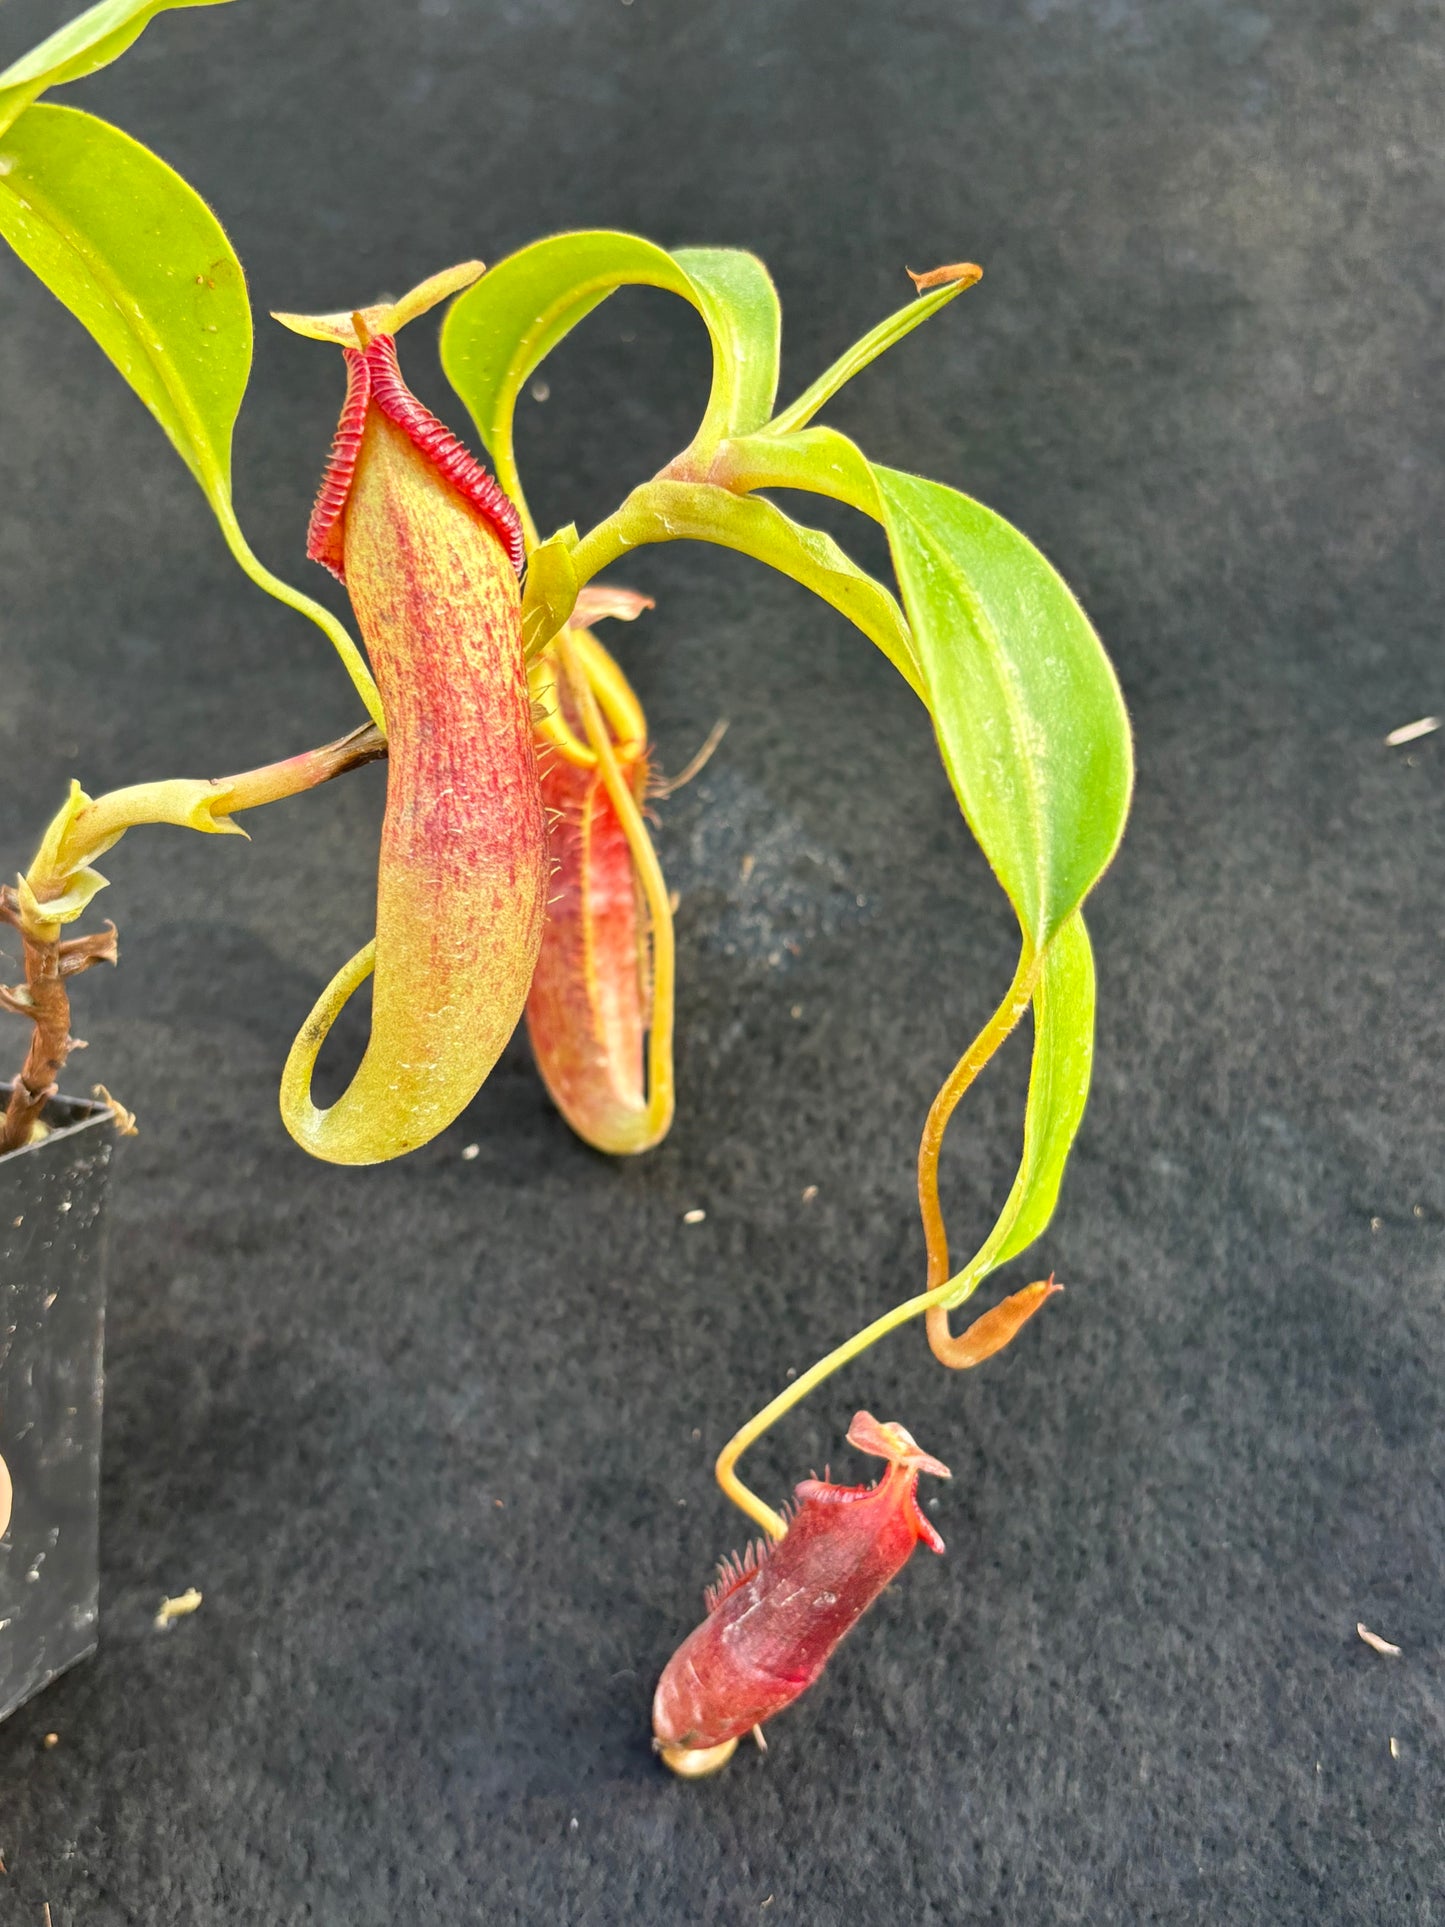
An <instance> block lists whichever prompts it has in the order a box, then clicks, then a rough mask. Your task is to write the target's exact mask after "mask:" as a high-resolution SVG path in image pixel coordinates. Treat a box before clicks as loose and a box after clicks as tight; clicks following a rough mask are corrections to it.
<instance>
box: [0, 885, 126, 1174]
mask: <svg viewBox="0 0 1445 1927" xmlns="http://www.w3.org/2000/svg"><path fill="white" fill-rule="evenodd" d="M0 919H3V921H4V922H6V923H8V924H11V925H13V926H14V927H15V928H16V929H18V930H19V931H20V934H21V941H22V944H23V946H24V952H25V987H24V989H23V990H20V989H15V990H6V991H4V992H3V993H0V1005H3V1008H5V1009H6V1010H10V1011H13V1012H14V1013H15V1015H16V1016H18V1017H28V1018H29V1019H30V1021H31V1024H32V1026H33V1028H32V1030H31V1033H30V1048H29V1050H28V1051H27V1052H26V1053H25V1062H24V1064H23V1065H22V1066H21V1069H20V1074H19V1076H18V1077H17V1078H16V1079H15V1081H14V1083H13V1084H12V1085H11V1086H10V1098H9V1102H8V1103H7V1104H6V1107H5V1116H4V1118H3V1120H0V1157H3V1156H4V1154H5V1153H6V1152H7V1151H18V1150H19V1149H20V1147H21V1146H22V1145H25V1144H28V1143H29V1142H30V1140H31V1138H32V1137H33V1136H34V1134H35V1128H36V1126H37V1124H38V1123H39V1122H40V1115H41V1112H42V1111H43V1110H44V1109H45V1106H46V1104H47V1103H48V1102H49V1100H50V1099H51V1098H52V1097H53V1096H54V1095H55V1082H56V1079H57V1078H58V1077H59V1075H60V1072H61V1070H62V1068H63V1067H64V1064H65V1060H66V1058H67V1057H69V1055H70V1053H71V1051H72V1050H73V1049H74V1048H75V1039H74V1038H73V1037H72V1036H71V1034H70V997H69V994H68V992H67V991H66V988H65V979H66V978H67V977H74V976H77V975H78V974H79V973H80V972H81V971H82V970H88V969H89V968H90V966H91V965H92V964H97V963H114V962H115V960H116V949H115V925H114V924H113V923H112V924H109V925H108V926H107V927H106V929H104V930H103V931H99V932H97V933H96V934H95V935H93V936H89V937H72V938H69V939H68V940H66V941H64V942H61V941H60V940H59V939H51V940H49V941H47V940H46V939H44V938H38V937H36V936H34V935H32V934H31V932H30V931H29V930H27V929H26V928H25V922H24V918H23V917H22V915H21V911H20V905H19V897H18V894H17V892H16V891H15V890H13V889H11V888H9V887H8V886H7V887H6V888H5V889H4V890H0Z"/></svg>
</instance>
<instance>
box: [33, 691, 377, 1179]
mask: <svg viewBox="0 0 1445 1927" xmlns="http://www.w3.org/2000/svg"><path fill="white" fill-rule="evenodd" d="M385 754H386V739H385V738H384V737H383V735H382V733H381V731H380V730H379V729H377V727H376V725H375V724H374V723H364V724H363V725H362V726H361V728H359V729H354V730H352V732H351V733H350V735H349V736H343V737H341V738H340V739H339V740H338V741H336V742H334V743H326V744H324V745H322V747H321V748H319V749H310V750H305V751H303V752H302V753H301V755H299V756H289V757H286V758H285V759H284V760H283V761H281V762H279V763H268V764H266V765H265V766H264V767H262V768H260V769H253V770H246V771H245V772H243V773H242V774H241V775H239V776H227V777H220V778H217V779H212V780H211V781H210V782H189V781H186V780H184V779H182V780H176V779H171V780H169V781H165V782H159V783H137V784H134V785H132V786H131V787H130V788H129V789H123V790H112V791H111V792H110V793H109V794H108V795H106V796H101V797H98V798H96V799H95V800H94V801H91V800H89V799H87V800H86V801H85V802H83V803H82V804H81V805H80V806H79V807H78V808H76V807H75V806H74V801H73V800H72V803H70V804H67V805H66V808H65V809H64V810H62V812H61V814H60V816H59V817H58V818H57V819H56V821H55V823H54V824H52V825H51V829H50V831H49V832H48V833H47V835H46V837H45V840H44V842H43V843H42V845H41V850H40V854H39V855H38V856H37V858H36V861H35V862H34V863H33V864H32V865H31V867H30V871H29V874H28V875H27V876H26V877H25V879H24V888H23V891H22V890H16V889H14V888H12V887H10V886H6V887H5V888H4V889H0V922H4V923H8V924H9V925H11V926H12V928H14V929H16V930H18V931H19V932H20V937H21V942H22V945H23V947H24V959H25V983H24V986H23V987H18V986H17V987H15V988H11V989H5V988H0V1009H3V1010H8V1011H10V1012H11V1013H12V1014H13V1015H15V1016H17V1017H27V1018H29V1020H30V1022H31V1024H32V1026H33V1029H32V1031H31V1036H30V1048H29V1050H28V1051H27V1052H26V1054H25V1063H24V1065H23V1066H22V1068H21V1071H20V1074H19V1076H18V1077H17V1078H16V1079H15V1081H14V1083H13V1084H12V1085H11V1087H10V1097H9V1102H8V1103H7V1105H6V1109H5V1115H4V1118H3V1120H0V1157H3V1156H4V1154H5V1153H6V1152H7V1151H17V1150H19V1149H20V1148H21V1147H22V1146H23V1145H26V1144H28V1143H29V1142H30V1141H31V1139H32V1138H33V1137H34V1135H35V1131H36V1127H37V1126H38V1125H39V1124H40V1121H41V1114H42V1113H43V1111H44V1109H45V1106H46V1104H47V1103H48V1102H49V1100H50V1099H51V1098H52V1097H53V1096H54V1095H55V1092H56V1085H57V1080H58V1078H59V1076H60V1073H61V1071H62V1070H63V1069H64V1067H65V1063H66V1060H67V1058H68V1057H69V1055H70V1053H71V1051H72V1050H74V1049H75V1048H76V1040H75V1038H73V1037H72V1036H71V1034H70V995H69V992H68V990H67V988H66V980H67V978H70V977H74V976H78V975H79V973H80V972H81V971H83V970H88V969H90V967H91V966H92V964H98V963H112V964H113V963H115V962H116V960H117V951H116V935H115V925H114V924H113V923H111V924H107V927H106V928H105V930H103V931H100V932H97V933H95V934H94V935H91V936H88V937H69V938H62V937H61V934H60V933H61V930H62V928H63V927H64V924H63V920H62V919H60V918H49V917H47V916H46V915H45V910H46V907H47V905H49V904H53V903H55V902H57V900H58V899H60V898H62V897H63V896H64V895H65V894H66V892H67V890H68V889H69V888H70V887H71V880H72V878H73V877H74V876H75V874H76V872H77V871H78V870H81V869H84V868H85V867H86V866H87V865H88V864H89V862H90V860H91V858H92V857H94V856H96V855H99V854H100V853H102V852H103V851H105V850H107V849H109V848H110V847H111V846H112V845H113V844H114V843H115V842H116V841H117V840H118V839H119V838H120V837H122V836H124V834H125V832H126V831H127V830H128V829H134V828H137V827H138V826H139V825H141V824H143V823H180V824H189V825H190V826H191V827H193V828H196V829H209V830H217V829H221V828H223V827H225V826H226V819H227V818H229V816H230V815H231V813H232V812H233V811H236V810H250V809H256V808H258V807H259V806H260V805H261V804H263V803H275V802H279V801H280V799H281V798H282V797H286V796H296V795H298V794H299V793H300V792H301V791H303V790H309V789H315V788H316V787H317V786H318V785H319V784H321V783H329V782H330V781H331V779H332V778H333V777H334V776H340V775H342V774H344V772H345V771H347V770H352V769H359V768H360V767H361V766H362V765H363V764H364V763H371V762H375V761H376V760H377V759H378V758H379V757H382V756H385ZM71 914H72V915H74V914H78V912H74V911H72V912H71Z"/></svg>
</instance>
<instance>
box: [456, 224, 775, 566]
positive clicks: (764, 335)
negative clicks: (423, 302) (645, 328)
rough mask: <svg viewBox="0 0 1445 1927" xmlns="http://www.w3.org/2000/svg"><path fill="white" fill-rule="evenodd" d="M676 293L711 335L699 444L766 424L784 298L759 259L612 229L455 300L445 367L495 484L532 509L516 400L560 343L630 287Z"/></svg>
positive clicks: (491, 277)
mask: <svg viewBox="0 0 1445 1927" xmlns="http://www.w3.org/2000/svg"><path fill="white" fill-rule="evenodd" d="M624 286H642V287H654V288H666V289H669V290H670V291H671V292H672V293H674V294H678V295H681V296H682V297H683V299H684V300H685V301H690V302H691V303H692V305H693V306H694V307H695V308H696V309H697V311H698V312H699V314H700V315H701V316H702V318H703V320H704V321H705V322H706V324H707V328H708V333H709V335H710V336H711V339H712V350H713V383H712V394H711V397H710V398H709V401H708V407H707V413H706V415H705V417H704V419H703V424H702V427H701V428H700V429H699V430H698V434H697V437H696V439H695V441H694V444H693V446H694V448H696V449H700V450H705V451H706V452H707V454H708V455H709V456H710V454H711V452H712V450H713V449H714V448H716V446H717V444H718V443H719V442H720V441H721V440H722V439H723V437H724V436H726V435H730V434H745V433H748V432H750V431H752V430H753V429H757V428H761V427H762V425H763V423H764V422H766V420H767V418H768V415H769V412H770V411H771V409H772V406H773V397H774V395H775V393H776V391H777V379H778V337H779V327H780V324H779V318H778V301H777V295H776V293H775V292H774V289H773V285H772V282H771V281H770V280H769V279H768V275H767V270H766V269H765V268H764V267H763V265H762V263H761V262H760V261H758V260H756V259H755V258H754V257H753V256H752V255H750V254H742V253H738V252H735V251H734V250H731V249H726V248H688V249H684V250H682V251H681V252H680V253H678V254H675V255H673V254H668V253H667V252H666V251H665V250H664V249H662V248H659V247H656V246H654V245H653V243H652V242H651V241H643V240H641V239H639V238H638V237H637V236H636V235H633V234H618V233H614V232H612V231H610V230H607V229H598V230H591V231H586V232H581V233H576V234H554V235H552V236H551V237H550V238H548V239H547V240H544V241H537V242H534V243H533V244H532V246H530V247H526V248H522V249H521V250H520V251H519V252H518V253H516V254H511V255H508V256H507V258H506V259H505V260H504V261H501V262H499V263H498V264H497V266H496V267H494V268H493V269H492V270H491V272H490V273H489V274H486V275H484V276H483V278H482V279H481V280H480V281H478V282H477V284H476V286H475V287H472V288H469V289H468V290H467V292H466V293H465V294H463V295H461V296H460V297H459V298H458V300H457V301H456V302H455V303H454V304H453V306H452V309H451V312H450V313H449V314H448V315H447V318H446V321H445V322H444V323H443V325H442V338H441V353H442V366H443V368H444V369H445V370H446V373H447V378H448V379H449V380H450V382H451V384H452V386H453V387H454V388H455V389H456V391H457V393H458V394H459V395H460V396H461V398H462V400H463V402H464V403H465V404H466V406H467V408H468V410H469V411H470V413H471V416H472V419H473V420H474V421H475V423H476V425H477V430H478V432H479V433H480V435H481V437H482V440H483V442H484V443H485V444H486V446H487V450H488V452H489V453H490V455H491V458H492V461H493V463H494V465H495V467H496V471H497V480H498V481H499V482H500V483H501V485H502V487H503V488H504V489H505V490H506V491H507V493H508V495H510V496H511V498H512V500H513V501H514V502H515V503H517V504H518V506H519V507H520V508H521V509H522V514H523V520H524V522H525V524H526V526H527V533H528V540H529V543H531V542H535V540H536V529H535V526H534V525H533V524H532V522H531V518H530V516H529V515H528V514H527V511H526V507H525V502H524V498H523V495H522V488H521V481H520V478H519V476H518V474H517V464H516V457H515V454H514V452H513V446H512V417H513V411H514V409H515V407H516V402H517V397H518V395H519V394H520V393H521V391H522V387H523V384H524V383H525V382H526V381H527V379H528V378H529V376H530V375H531V374H532V373H533V371H534V370H535V369H536V368H537V367H538V366H539V365H540V363H541V362H542V361H543V360H544V359H545V357H546V356H547V355H549V354H550V353H551V351H552V350H553V348H555V347H556V346H557V343H558V342H559V341H561V340H562V339H563V337H564V336H565V335H567V334H568V333H570V331H571V330H572V329H573V328H575V327H576V326H577V323H578V322H579V321H581V320H582V319H583V318H584V317H585V316H586V315H589V314H590V313H591V312H592V310H593V309H594V308H595V307H596V306H597V305H598V303H599V302H602V301H605V300H606V299H607V297H608V295H610V294H613V293H615V292H616V290H617V289H618V288H620V287H624Z"/></svg>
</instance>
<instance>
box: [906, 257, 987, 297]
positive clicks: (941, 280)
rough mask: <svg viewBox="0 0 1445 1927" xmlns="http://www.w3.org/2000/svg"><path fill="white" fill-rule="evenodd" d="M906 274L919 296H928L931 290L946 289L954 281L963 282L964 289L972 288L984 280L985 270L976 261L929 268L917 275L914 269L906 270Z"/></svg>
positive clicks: (953, 262) (957, 262)
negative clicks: (977, 282) (976, 282)
mask: <svg viewBox="0 0 1445 1927" xmlns="http://www.w3.org/2000/svg"><path fill="white" fill-rule="evenodd" d="M904 273H905V274H906V275H907V276H908V279H909V280H910V281H911V282H912V283H913V285H914V287H915V288H916V289H917V291H918V293H919V294H927V292H928V290H929V289H930V288H945V287H947V286H948V285H949V284H950V283H951V282H954V281H959V282H962V284H963V286H964V287H966V288H971V287H972V286H973V284H974V282H975V281H982V279H983V269H982V268H981V267H980V266H979V265H978V263H977V262H976V261H951V262H949V264H948V266H947V267H943V268H928V269H927V270H926V271H925V272H924V273H922V274H915V273H914V272H913V270H912V268H905V269H904Z"/></svg>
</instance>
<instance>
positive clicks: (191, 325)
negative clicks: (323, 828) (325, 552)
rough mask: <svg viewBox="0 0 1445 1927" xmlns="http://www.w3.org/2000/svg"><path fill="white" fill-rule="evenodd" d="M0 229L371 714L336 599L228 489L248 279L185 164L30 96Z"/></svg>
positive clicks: (242, 373) (363, 671)
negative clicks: (267, 562)
mask: <svg viewBox="0 0 1445 1927" xmlns="http://www.w3.org/2000/svg"><path fill="white" fill-rule="evenodd" d="M0 235H3V236H4V238H5V239H6V240H7V241H8V242H9V243H10V245H11V247H12V248H14V250H15V252H16V253H17V254H18V255H19V256H20V258H21V260H22V261H24V262H25V263H26V265H27V266H28V267H30V268H32V269H33V270H34V271H35V273H36V274H37V275H38V276H39V278H40V279H41V280H42V281H43V282H44V283H45V285H46V287H48V288H49V289H50V291H51V293H52V294H53V295H55V296H56V298H57V299H58V300H59V301H61V302H63V303H64V305H65V306H66V307H67V308H69V310H70V312H71V313H72V314H73V315H74V316H75V317H76V319H77V320H78V321H80V322H81V323H82V324H83V325H84V326H85V327H86V328H87V329H88V330H89V332H90V333H91V335H92V336H93V337H94V338H95V340H96V342H97V343H98V344H99V346H100V347H101V348H102V349H103V350H104V352H105V353H106V355H107V356H108V357H109V358H110V360H111V361H112V362H113V363H114V365H115V366H116V367H117V368H118V369H119V370H120V372H121V374H123V375H124V376H125V378H126V380H127V381H128V382H129V383H130V385H131V387H132V388H133V389H134V390H135V392H136V394H137V395H139V396H140V398H141V400H142V401H143V402H144V403H145V405H146V407H147V408H148V409H149V410H150V411H151V413H152V414H153V415H154V416H155V418H156V420H157V421H158V422H159V423H160V425H161V427H162V428H163V429H164V430H165V432H166V434H167V435H168V436H169V437H170V440H171V442H172V443H173V444H174V446H175V448H176V450H177V452H178V453H179V454H180V456H181V459H182V460H183V461H184V462H185V464H186V466H187V467H188V468H189V469H190V471H191V473H192V474H193V475H194V476H195V478H196V480H197V482H198V483H199V484H200V486H201V488H202V490H203V491H204V493H205V496H206V499H207V501H209V503H210V504H211V507H212V509H213V510H214V511H215V514H216V518H217V520H218V521H219V522H220V524H221V530H222V533H223V534H224V535H225V538H226V542H227V544H228V546H229V547H230V549H231V552H232V554H233V555H234V556H235V558H236V560H237V561H238V562H239V563H240V565H241V567H242V568H243V569H244V570H245V571H246V573H247V574H248V575H249V576H250V577H251V579H252V580H253V581H254V582H256V583H257V584H259V586H260V587H262V588H264V589H265V590H267V592H268V593H269V594H271V595H274V596H276V597H277V598H278V599H279V600H280V601H282V602H285V603H287V604H288V605H289V606H290V607H292V608H294V609H298V610H300V611H301V613H303V614H304V615H308V616H310V617H311V619H312V621H314V622H316V623H317V624H318V625H319V626H320V627H321V628H322V629H323V630H324V631H325V633H326V634H327V635H328V636H329V637H330V639H331V641H332V643H333V644H334V645H335V647H336V649H337V651H338V653H339V654H340V655H341V658H342V660H343V662H344V663H345V664H346V667H347V670H348V672H349V673H350V675H351V678H352V681H353V683H355V685H356V688H357V690H358V692H359V694H360V695H361V698H362V700H363V702H365V703H366V705H367V708H368V710H369V711H370V713H371V716H372V719H373V721H375V722H376V723H377V724H378V725H380V724H381V721H382V718H381V705H380V699H379V698H378V697H377V694H376V688H375V685H374V683H373V682H372V679H371V675H370V672H369V671H368V670H367V668H366V665H365V663H364V662H363V661H362V659H361V656H360V653H359V651H358V650H357V647H356V644H355V643H354V642H353V641H352V639H351V637H350V636H349V635H347V633H346V631H345V629H344V628H343V627H342V626H341V624H340V623H338V622H337V621H336V619H335V617H334V616H332V615H331V613H330V611H329V610H327V609H325V608H323V607H322V605H321V604H320V603H318V602H313V601H312V599H311V598H310V597H309V596H305V595H302V594H301V592H300V591H299V590H297V589H293V588H291V587H290V585H289V584H287V583H285V582H282V581H281V580H280V579H279V577H277V576H274V575H272V574H271V572H270V570H269V569H267V568H266V567H265V566H264V565H263V564H262V563H261V562H260V561H258V560H257V558H256V557H255V556H254V555H253V554H252V552H251V549H250V546H249V544H248V543H247V541H246V538H245V536H244V535H243V534H242V532H241V528H240V525H239V524H238V522H237V520H236V514H235V509H234V507H233V505H232V501H231V436H232V431H233V429H234V427H235V422H236V416H237V413H238V411H239V409H240V406H241V398H242V396H243V395H244V394H245V391H246V381H247V378H248V375H249V373H250V366H251V310H250V305H249V303H248V301H247V298H246V282H245V277H244V275H243V274H242V272H241V265H240V263H239V261H237V259H236V256H235V254H234V252H233V251H232V248H231V244H230V242H229V241H228V240H227V238H226V234H225V231H224V229H223V228H222V227H221V224H220V222H219V221H218V220H217V219H216V217H215V215H214V214H212V212H211V210H210V209H209V208H208V207H207V206H206V204H205V202H204V201H203V200H202V199H201V197H200V196H199V195H198V194H197V193H196V192H195V190H194V189H193V188H191V187H188V186H187V184H186V183H185V182H184V181H183V180H182V179H181V177H180V175H179V174H177V173H175V172H174V171H173V170H172V169H171V168H169V167H167V166H166V164H165V162H164V161H162V160H159V159H158V158H157V157H156V156H155V155H154V154H152V153H151V152H150V150H149V149H148V148H145V147H142V146H141V144H140V143H139V141H134V140H132V139H131V138H130V136H129V135H128V134H123V133H121V131H120V130H119V128H116V127H112V126H110V124H109V123H108V122H106V121H103V120H97V119H96V118H95V116H94V115H92V114H85V113H81V112H80V111H79V110H77V109H76V108H73V107H51V106H47V105H41V106H38V107H31V108H29V109H28V110H27V111H26V113H24V114H23V115H22V116H21V118H20V119H19V120H18V121H17V122H16V123H15V125H14V126H13V127H11V128H10V130H9V132H8V133H6V134H5V135H4V136H0Z"/></svg>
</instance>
